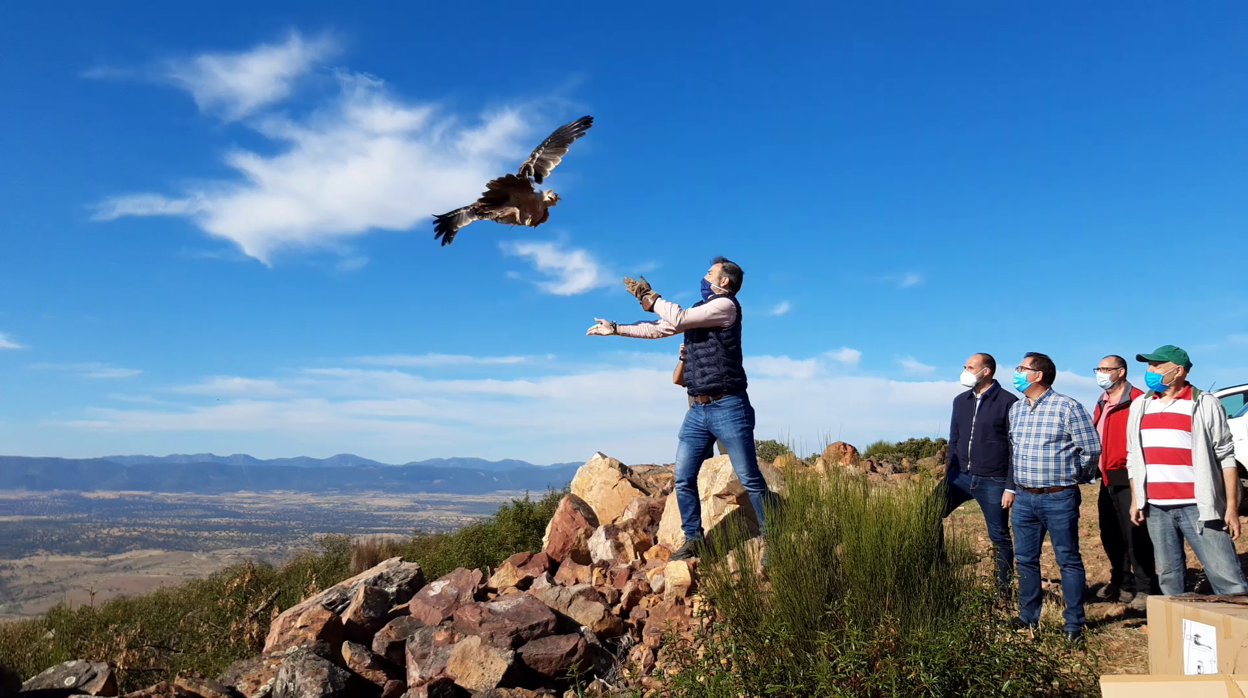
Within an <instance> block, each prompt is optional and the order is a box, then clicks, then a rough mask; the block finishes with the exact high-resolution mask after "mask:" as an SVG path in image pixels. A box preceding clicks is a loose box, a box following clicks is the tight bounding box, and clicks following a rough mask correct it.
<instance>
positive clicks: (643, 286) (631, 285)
mask: <svg viewBox="0 0 1248 698" xmlns="http://www.w3.org/2000/svg"><path fill="white" fill-rule="evenodd" d="M624 288H626V289H628V292H629V293H631V294H633V296H634V297H635V298H636V299H637V300H641V299H642V298H645V297H646V294H647V293H652V292H653V291H654V289H652V288H650V282H649V281H646V277H644V276H643V277H641V280H640V281H638V280H637V279H634V278H633V277H631V276H626V277H624Z"/></svg>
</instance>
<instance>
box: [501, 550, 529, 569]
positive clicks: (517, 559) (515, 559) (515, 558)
mask: <svg viewBox="0 0 1248 698" xmlns="http://www.w3.org/2000/svg"><path fill="white" fill-rule="evenodd" d="M532 559H533V553H516V554H515V555H512V556H511V557H509V558H507V559H506V560H503V563H504V564H506V563H508V562H510V563H511V564H513V565H515V566H516V567H524V566H525V565H526V564H528V562H529V560H532ZM501 566H502V565H500V567H501Z"/></svg>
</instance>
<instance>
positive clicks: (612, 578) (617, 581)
mask: <svg viewBox="0 0 1248 698" xmlns="http://www.w3.org/2000/svg"><path fill="white" fill-rule="evenodd" d="M632 577H633V568H631V567H615V568H613V569H610V570H608V571H607V583H608V584H610V585H611V586H613V587H615V588H616V589H619V590H620V591H623V590H624V586H625V585H626V584H628V580H629V579H632Z"/></svg>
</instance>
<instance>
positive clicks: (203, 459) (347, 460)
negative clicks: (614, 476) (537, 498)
mask: <svg viewBox="0 0 1248 698" xmlns="http://www.w3.org/2000/svg"><path fill="white" fill-rule="evenodd" d="M100 460H107V461H112V462H114V463H120V464H121V465H149V464H156V463H159V464H166V465H189V464H192V463H215V464H217V465H245V466H249V467H253V468H264V467H270V466H276V465H287V466H294V467H299V468H333V467H344V468H347V467H353V466H360V465H373V466H391V465H392V464H390V463H382V462H380V461H375V460H372V459H369V458H363V457H361V456H357V455H355V454H353V453H339V454H338V455H336V456H330V457H329V458H312V457H309V456H296V457H294V458H268V459H264V458H256V457H255V456H249V455H247V454H245V453H235V454H234V455H230V456H218V455H216V454H214V453H174V454H171V455H168V456H144V455H137V456H104V457H103V458H101V459H100ZM403 465H428V466H433V467H438V468H468V469H470V470H488V471H496V470H515V469H517V468H533V467H556V466H563V465H580V464H579V463H555V464H554V465H550V466H539V465H535V464H533V463H528V462H525V461H522V460H515V459H512V458H504V459H503V460H497V461H492V460H486V459H484V458H430V459H429V460H423V461H411V462H408V463H404V464H403Z"/></svg>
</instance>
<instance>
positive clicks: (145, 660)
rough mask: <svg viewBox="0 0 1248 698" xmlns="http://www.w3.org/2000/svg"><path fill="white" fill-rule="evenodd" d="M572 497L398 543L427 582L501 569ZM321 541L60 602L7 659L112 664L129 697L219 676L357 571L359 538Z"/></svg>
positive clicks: (5, 644)
mask: <svg viewBox="0 0 1248 698" xmlns="http://www.w3.org/2000/svg"><path fill="white" fill-rule="evenodd" d="M562 496H563V493H562V492H550V493H547V494H546V495H545V496H544V497H543V498H542V499H540V500H537V501H534V500H532V499H530V498H529V497H528V496H527V495H526V496H525V498H524V499H518V500H512V501H511V503H509V504H504V505H503V506H502V507H500V508H499V510H498V512H497V513H495V515H494V516H493V517H491V518H489V519H486V520H484V521H479V522H477V523H474V524H472V525H471V526H468V527H466V528H463V529H460V530H459V531H457V532H455V533H436V534H425V533H421V532H416V533H415V534H414V535H413V536H412V537H411V539H410V540H408V541H399V542H398V546H397V548H396V549H397V550H398V551H399V554H402V555H403V556H404V558H405V559H408V560H412V561H415V562H418V563H420V565H421V568H422V569H423V570H424V572H425V576H426V578H427V579H435V578H437V577H440V576H442V575H443V574H446V573H447V572H449V571H451V570H453V569H455V568H456V567H494V566H497V565H498V564H500V563H501V562H502V561H503V560H505V559H506V558H507V557H509V556H510V555H513V554H515V553H518V552H521V551H526V550H528V551H532V550H537V549H539V548H540V547H541V542H542V534H543V533H544V532H545V530H546V524H547V523H548V522H549V521H550V518H551V517H552V516H553V515H554V511H555V507H556V506H558V504H559V500H560V499H561V498H562ZM318 543H319V546H320V549H319V550H318V551H308V552H304V553H301V554H299V555H296V557H295V558H294V559H292V560H291V561H289V562H287V563H286V564H285V565H282V566H281V567H273V566H270V565H257V564H253V563H250V562H248V563H244V564H242V565H237V566H234V567H230V568H227V569H224V570H222V571H220V572H218V573H216V574H214V575H212V576H210V577H207V578H205V579H198V580H193V581H190V582H186V583H183V584H179V585H177V586H174V587H169V588H166V589H161V590H158V591H155V592H152V593H150V594H143V595H141V596H131V597H122V598H118V599H113V600H111V601H108V602H106V603H103V604H101V605H99V606H82V607H79V608H70V607H68V606H66V605H58V606H56V607H54V608H52V609H51V610H50V611H48V613H47V614H46V615H45V616H43V617H41V618H36V619H31V620H24V621H14V622H8V623H0V665H3V666H8V667H11V668H12V669H13V670H14V671H16V672H17V673H18V674H19V675H21V677H22V678H23V679H26V678H29V677H31V676H33V675H35V674H37V673H39V672H40V671H43V670H44V669H46V668H48V667H50V666H52V665H54V664H58V663H60V662H64V661H68V660H70V659H88V660H92V661H107V662H111V663H113V664H114V665H115V666H116V667H117V669H118V679H119V682H120V684H121V690H122V692H123V693H124V692H127V691H133V690H136V689H139V688H143V687H145V686H150V685H152V684H154V683H156V682H158V681H164V680H167V681H172V680H173V678H174V677H175V676H176V675H177V674H178V672H181V671H196V672H199V673H201V674H204V675H206V676H215V675H217V674H219V673H221V672H222V671H223V670H224V669H225V668H226V667H228V666H229V665H230V664H231V663H233V662H234V661H237V660H239V659H244V658H247V657H251V656H255V655H256V654H258V653H259V652H260V650H261V649H262V648H263V646H264V639H265V637H266V635H267V634H268V629H269V621H270V620H271V619H272V618H273V616H274V615H275V614H276V613H277V612H279V611H280V610H282V609H286V608H290V607H291V606H293V605H295V604H296V603H298V602H299V601H301V600H303V599H305V598H307V597H309V596H311V595H313V594H315V593H317V592H320V591H323V590H324V589H326V588H328V587H331V586H333V585H334V584H337V583H338V582H341V581H342V580H344V579H346V578H347V577H349V576H351V566H352V554H353V552H354V551H353V550H352V546H351V543H350V539H349V537H348V536H344V535H334V536H325V537H322V538H320V539H319V540H318ZM387 543H389V542H387ZM365 547H368V546H365ZM383 548H384V549H383ZM389 552H392V549H389V548H388V547H384V546H383V547H378V548H376V549H373V550H371V551H367V552H358V553H356V556H357V559H356V561H355V563H356V564H364V563H365V562H366V561H365V560H364V559H363V557H361V556H363V555H377V554H385V553H389Z"/></svg>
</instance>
